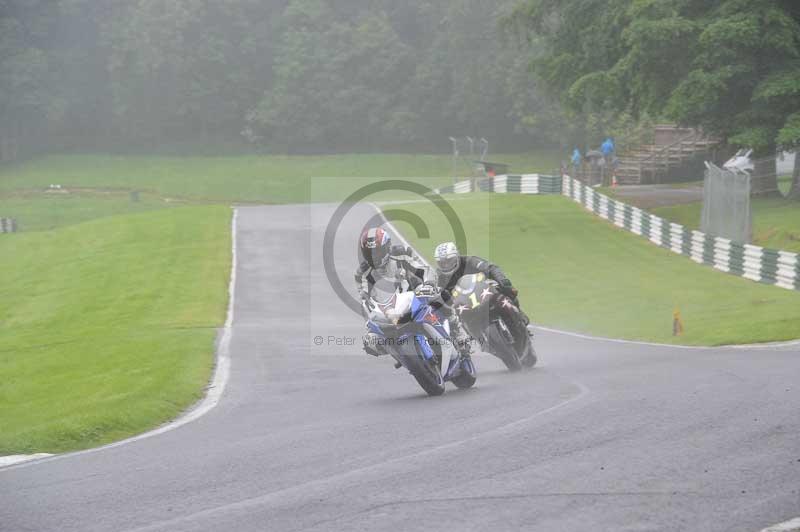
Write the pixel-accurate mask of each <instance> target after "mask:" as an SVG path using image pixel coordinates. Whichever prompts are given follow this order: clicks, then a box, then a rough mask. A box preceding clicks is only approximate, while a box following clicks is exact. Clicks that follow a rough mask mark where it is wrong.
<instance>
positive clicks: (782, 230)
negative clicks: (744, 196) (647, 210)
mask: <svg viewBox="0 0 800 532" xmlns="http://www.w3.org/2000/svg"><path fill="white" fill-rule="evenodd" d="M751 205H752V209H753V243H754V244H757V245H759V246H763V247H766V248H771V249H783V250H786V251H794V252H796V253H800V202H797V201H790V200H786V199H782V198H754V199H753V200H752V202H751ZM702 211H703V204H702V203H699V202H696V203H687V204H684V205H672V206H670V207H658V208H655V209H652V212H653V213H654V214H656V215H657V216H661V217H662V218H666V219H667V220H670V221H672V222H675V223H679V224H682V225H685V226H686V227H689V228H691V229H699V228H700V217H701V213H702Z"/></svg>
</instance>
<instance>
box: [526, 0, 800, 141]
mask: <svg viewBox="0 0 800 532" xmlns="http://www.w3.org/2000/svg"><path fill="white" fill-rule="evenodd" d="M515 15H516V16H515V17H514V20H515V21H516V24H517V28H518V29H521V30H522V31H523V32H530V33H532V34H535V35H536V36H537V38H539V39H540V41H541V42H543V43H544V46H545V50H544V52H543V53H540V54H539V55H537V57H535V58H534V60H533V61H532V62H533V64H534V68H535V69H536V70H537V71H538V73H539V74H540V75H541V77H542V79H543V80H544V82H545V84H546V86H547V87H548V88H549V89H550V90H551V91H553V92H555V93H558V94H560V95H561V101H562V103H563V104H564V105H565V107H566V108H567V109H569V110H570V111H571V113H572V115H573V117H574V118H576V119H582V120H583V121H584V122H588V121H589V120H590V119H591V117H592V115H594V114H598V113H603V112H606V113H609V114H610V115H612V116H614V117H619V116H620V114H621V113H628V114H630V115H631V116H633V117H634V119H639V118H641V117H643V116H652V117H656V118H666V119H670V120H675V121H677V122H679V123H681V124H685V125H690V126H699V127H702V128H704V129H706V130H707V131H709V132H712V133H714V134H717V135H720V136H722V137H723V139H725V140H727V141H729V142H730V143H732V144H734V145H742V146H749V147H753V148H755V149H756V150H757V151H758V152H761V153H770V152H774V150H775V148H776V146H783V147H791V146H794V145H796V144H798V143H800V3H798V2H796V1H793V0H611V1H606V0H569V1H566V2H565V1H561V0H526V1H525V2H523V3H522V5H520V6H519V7H518V8H517V10H516V13H515Z"/></svg>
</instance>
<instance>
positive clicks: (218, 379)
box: [0, 207, 239, 472]
mask: <svg viewBox="0 0 800 532" xmlns="http://www.w3.org/2000/svg"><path fill="white" fill-rule="evenodd" d="M238 217H239V211H238V210H237V209H236V208H235V207H234V208H233V216H232V217H231V276H230V281H229V283H228V311H227V317H226V318H225V325H224V326H223V329H222V336H221V337H220V339H219V343H218V344H217V348H216V349H215V351H216V360H215V364H214V375H213V376H212V378H211V381H210V382H209V383H208V385H207V387H206V394H205V397H203V399H201V400H200V401H199V402H198V403H195V405H194V406H193V407H191V408H190V409H189V410H187V411H186V412H184V413H183V414H181V415H180V416H179V417H178V418H177V419H175V420H173V421H170V422H168V423H166V424H164V425H161V426H160V427H158V428H155V429H153V430H151V431H148V432H144V433H142V434H138V435H136V436H132V437H130V438H126V439H124V440H120V441H117V442H114V443H109V444H107V445H103V446H100V447H93V448H91V449H84V450H82V451H75V452H71V453H64V454H55V455H50V454H47V455H45V454H44V453H42V454H38V455H26V458H21V459H19V460H16V461H14V462H13V463H12V464H3V463H2V458H3V457H0V472H2V471H9V470H12V469H17V468H20V467H25V466H29V465H33V464H42V463H45V462H51V461H53V460H59V459H61V458H69V457H73V456H80V455H83V454H89V453H95V452H98V451H105V450H107V449H113V448H115V447H120V446H122V445H127V444H129V443H133V442H136V441H140V440H144V439H146V438H152V437H153V436H158V435H159V434H164V433H165V432H169V431H171V430H175V429H177V428H178V427H182V426H183V425H186V424H187V423H191V422H192V421H195V420H197V419H199V418H200V417H202V416H204V415H205V414H207V413H208V412H210V411H211V410H212V409H213V408H214V407H215V406H217V403H219V400H220V398H221V397H222V393H223V392H224V391H225V387H226V386H227V384H228V379H229V378H230V367H231V359H230V345H231V338H232V337H233V318H234V306H235V299H236V268H237V264H238V260H237V251H236V229H237V221H238ZM43 455H44V456H43ZM18 456H19V455H18ZM6 458H8V457H6Z"/></svg>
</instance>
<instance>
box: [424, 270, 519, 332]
mask: <svg viewBox="0 0 800 532" xmlns="http://www.w3.org/2000/svg"><path fill="white" fill-rule="evenodd" d="M476 273H482V274H484V275H485V276H486V277H487V278H488V279H492V280H493V281H495V282H497V284H498V285H499V288H500V291H501V292H502V293H503V295H505V296H507V297H508V298H509V299H511V301H512V302H513V303H514V306H515V307H516V308H517V309H518V310H519V315H520V317H521V318H522V321H523V325H524V326H525V327H526V328H527V326H528V325H529V324H530V319H529V318H528V315H527V314H525V312H523V310H522V309H521V308H520V304H519V297H518V295H519V294H518V292H517V289H516V288H514V285H513V284H512V283H511V280H510V279H509V278H508V277H507V276H506V274H505V273H504V272H503V270H502V269H501V268H500V267H499V266H498V265H496V264H494V263H492V262H490V261H488V260H486V259H482V258H481V257H476V256H474V255H461V256H459V258H458V266H457V267H456V268H455V270H454V271H452V272H450V273H444V272H442V271H441V270H438V269H437V270H436V286H437V288H438V289H439V290H441V293H442V299H443V300H444V301H445V303H448V302H449V299H450V294H451V292H452V290H453V288H454V287H455V286H456V284H458V281H459V279H461V277H463V276H464V275H473V274H476Z"/></svg>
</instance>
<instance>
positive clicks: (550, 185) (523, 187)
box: [436, 174, 562, 194]
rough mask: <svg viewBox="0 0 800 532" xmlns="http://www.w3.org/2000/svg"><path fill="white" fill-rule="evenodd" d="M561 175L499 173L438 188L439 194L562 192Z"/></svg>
mask: <svg viewBox="0 0 800 532" xmlns="http://www.w3.org/2000/svg"><path fill="white" fill-rule="evenodd" d="M561 189H562V182H561V176H547V175H539V174H525V175H499V176H495V177H487V178H483V179H480V180H467V181H459V182H458V183H456V184H454V185H450V186H447V187H443V188H440V189H437V190H436V193H437V194H467V193H470V192H477V191H481V192H495V193H498V194H561Z"/></svg>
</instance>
